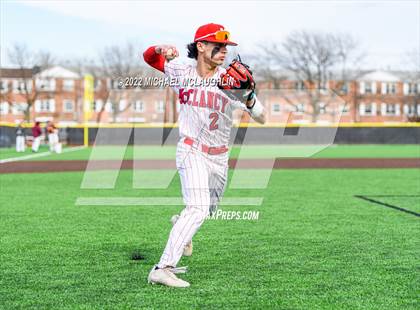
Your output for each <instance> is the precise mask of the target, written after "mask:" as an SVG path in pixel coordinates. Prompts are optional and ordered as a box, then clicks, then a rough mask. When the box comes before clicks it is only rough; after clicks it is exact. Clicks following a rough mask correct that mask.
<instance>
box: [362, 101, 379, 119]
mask: <svg viewBox="0 0 420 310" xmlns="http://www.w3.org/2000/svg"><path fill="white" fill-rule="evenodd" d="M359 113H360V115H368V116H372V115H376V103H375V102H372V103H360V105H359Z"/></svg>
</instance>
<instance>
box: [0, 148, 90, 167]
mask: <svg viewBox="0 0 420 310" xmlns="http://www.w3.org/2000/svg"><path fill="white" fill-rule="evenodd" d="M84 148H85V146H75V147H70V148H68V149H64V150H63V151H62V152H61V153H67V152H73V151H78V150H81V149H84ZM51 154H53V153H52V152H50V151H47V152H42V153H37V154H30V155H26V156H20V157H12V158H6V159H2V160H0V164H4V163H10V162H15V161H22V160H26V159H32V158H38V157H44V156H47V155H51Z"/></svg>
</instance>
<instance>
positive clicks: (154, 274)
mask: <svg viewBox="0 0 420 310" xmlns="http://www.w3.org/2000/svg"><path fill="white" fill-rule="evenodd" d="M147 282H148V283H151V284H163V285H166V286H170V287H189V286H190V284H189V283H188V282H187V281H184V280H182V279H180V278H178V277H177V276H176V275H174V274H173V273H172V272H171V271H170V267H168V268H162V269H155V266H154V267H153V269H152V271H150V273H149V276H148V278H147Z"/></svg>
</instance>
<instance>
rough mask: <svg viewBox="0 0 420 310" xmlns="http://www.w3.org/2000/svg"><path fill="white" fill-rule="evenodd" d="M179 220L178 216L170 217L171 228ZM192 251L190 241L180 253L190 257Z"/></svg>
mask: <svg viewBox="0 0 420 310" xmlns="http://www.w3.org/2000/svg"><path fill="white" fill-rule="evenodd" d="M178 219H179V215H178V214H175V215H174V216H172V217H171V223H172V226H173V225H175V223H176V222H177V221H178ZM192 251H193V245H192V240H191V241H190V242H188V243H187V244H186V245H185V247H184V252H183V253H182V255H184V256H191V255H192Z"/></svg>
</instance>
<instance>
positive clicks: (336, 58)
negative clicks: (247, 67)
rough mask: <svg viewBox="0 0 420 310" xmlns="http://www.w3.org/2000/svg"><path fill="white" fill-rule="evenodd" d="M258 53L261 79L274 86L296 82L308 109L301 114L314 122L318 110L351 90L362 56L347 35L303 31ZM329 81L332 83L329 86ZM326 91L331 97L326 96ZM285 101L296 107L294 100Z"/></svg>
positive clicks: (294, 33) (266, 46) (262, 47)
mask: <svg viewBox="0 0 420 310" xmlns="http://www.w3.org/2000/svg"><path fill="white" fill-rule="evenodd" d="M261 51H262V52H261V54H260V55H259V59H261V60H263V61H265V65H264V63H263V64H262V65H260V66H259V67H260V69H259V70H260V72H261V74H262V76H263V77H264V78H266V79H267V80H268V81H272V82H274V85H275V86H279V84H280V82H281V81H282V80H285V79H293V80H295V81H296V85H300V86H299V87H300V88H301V91H302V92H304V93H305V94H306V97H307V101H308V102H309V105H310V107H311V109H309V110H306V111H304V113H306V114H310V115H311V117H312V121H313V122H315V121H316V120H317V119H318V117H319V115H320V113H321V109H326V108H327V107H328V106H329V105H330V104H331V103H332V102H334V99H335V98H336V97H337V96H340V95H343V94H345V93H347V92H348V91H349V90H350V89H349V87H348V86H349V85H348V83H349V82H350V81H351V80H354V79H355V78H357V76H358V74H360V72H361V70H359V69H358V64H360V62H361V60H362V58H363V56H364V55H363V54H362V53H361V52H360V50H359V46H358V44H357V42H356V41H355V40H354V39H353V38H352V37H351V36H350V35H347V34H332V33H317V32H308V31H303V30H302V31H296V32H292V33H291V34H290V35H289V36H287V37H286V39H285V41H284V42H283V43H282V44H276V43H273V44H270V45H264V46H261ZM332 80H333V81H334V82H335V83H329V82H330V81H332ZM346 88H347V89H346ZM327 89H329V91H328V93H329V94H330V96H325V94H326V92H327ZM286 100H288V103H289V104H291V105H292V106H295V107H297V106H296V101H295V100H293V99H290V98H286ZM321 101H323V103H324V105H323V106H321V105H320V102H321Z"/></svg>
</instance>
